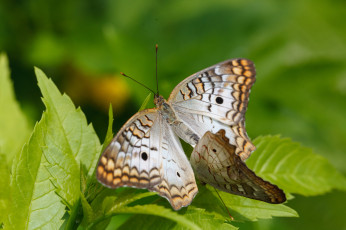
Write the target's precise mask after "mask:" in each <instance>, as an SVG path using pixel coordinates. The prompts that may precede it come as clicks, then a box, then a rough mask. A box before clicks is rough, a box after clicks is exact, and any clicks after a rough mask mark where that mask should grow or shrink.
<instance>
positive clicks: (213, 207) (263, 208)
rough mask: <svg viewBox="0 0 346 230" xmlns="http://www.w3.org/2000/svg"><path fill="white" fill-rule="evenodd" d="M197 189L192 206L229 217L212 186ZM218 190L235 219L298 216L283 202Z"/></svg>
mask: <svg viewBox="0 0 346 230" xmlns="http://www.w3.org/2000/svg"><path fill="white" fill-rule="evenodd" d="M199 190H200V192H199V194H198V195H197V196H196V198H195V200H194V201H193V203H192V205H193V206H196V207H199V208H203V209H205V210H207V211H208V212H210V213H214V214H215V215H216V216H217V217H218V218H221V219H223V220H227V219H229V216H228V213H227V210H225V207H224V205H223V204H222V202H221V201H220V198H219V197H218V195H217V194H216V191H215V189H214V188H212V187H211V186H209V185H208V186H207V188H206V187H205V186H202V185H201V186H199ZM218 192H219V194H220V196H221V198H222V200H223V202H224V203H225V205H226V206H227V207H228V209H229V210H230V214H231V215H232V216H233V217H234V219H235V221H245V220H247V221H256V220H258V219H268V218H272V217H274V216H281V217H298V214H297V212H296V211H295V210H293V209H292V208H290V207H287V206H286V205H283V204H268V203H265V202H262V201H258V200H253V199H249V198H245V197H241V196H237V195H233V194H229V193H225V192H222V191H218Z"/></svg>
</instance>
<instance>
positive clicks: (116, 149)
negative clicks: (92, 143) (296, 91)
mask: <svg viewBox="0 0 346 230" xmlns="http://www.w3.org/2000/svg"><path fill="white" fill-rule="evenodd" d="M254 81H255V68H254V65H253V63H252V62H251V61H249V60H246V59H230V60H227V61H225V62H221V63H219V64H216V65H214V66H211V67H209V68H207V69H205V70H202V71H200V72H198V73H196V74H193V75H191V76H190V77H188V78H186V79H185V80H183V81H182V82H181V83H179V84H178V85H177V86H176V87H175V88H174V90H173V91H172V93H171V94H170V96H169V99H168V100H165V99H164V98H163V97H162V96H160V95H155V98H154V103H155V105H156V108H153V109H146V110H143V111H141V112H139V113H137V114H135V115H134V116H132V117H131V118H130V119H129V121H128V122H126V123H125V124H124V125H123V127H122V128H121V129H120V131H119V132H118V133H117V134H116V136H115V137H114V138H113V140H112V141H111V143H110V144H109V146H107V148H106V149H105V150H104V152H103V153H102V155H101V157H100V160H99V163H98V166H97V179H98V180H99V181H100V182H101V183H102V184H104V185H105V186H108V187H110V188H117V187H121V186H130V187H136V188H145V189H148V190H151V191H155V192H158V193H159V195H161V196H163V197H165V198H167V199H168V200H169V202H170V203H171V205H172V207H173V208H174V209H176V210H177V209H180V208H181V207H184V206H187V205H189V204H190V203H191V201H192V199H193V198H194V196H195V195H196V193H197V191H198V188H197V185H196V182H195V178H194V173H193V170H192V167H191V165H190V163H189V161H188V159H187V157H186V155H185V153H184V151H183V149H182V146H181V143H180V141H179V138H178V137H180V138H181V139H183V140H184V141H185V142H187V143H189V144H190V145H192V146H195V145H197V144H198V142H199V140H200V138H202V137H203V135H204V134H205V133H206V132H208V131H210V132H212V133H216V132H217V131H219V130H220V129H223V130H225V132H226V136H227V137H228V138H229V142H230V144H232V145H235V146H236V154H237V155H239V156H240V157H241V158H242V159H246V158H247V157H248V156H249V155H250V154H251V152H252V151H253V150H254V146H253V145H252V143H251V142H250V140H249V138H248V137H247V134H246V131H245V127H244V114H245V111H246V107H247V103H248V96H249V92H250V88H251V86H252V84H253V83H254Z"/></svg>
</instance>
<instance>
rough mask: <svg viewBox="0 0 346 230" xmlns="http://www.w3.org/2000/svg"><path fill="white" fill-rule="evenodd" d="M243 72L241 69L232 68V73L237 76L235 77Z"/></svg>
mask: <svg viewBox="0 0 346 230" xmlns="http://www.w3.org/2000/svg"><path fill="white" fill-rule="evenodd" d="M242 72H243V70H242V69H241V68H238V67H237V68H233V73H235V74H237V75H241V73H242Z"/></svg>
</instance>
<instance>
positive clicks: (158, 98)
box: [154, 94, 166, 108]
mask: <svg viewBox="0 0 346 230" xmlns="http://www.w3.org/2000/svg"><path fill="white" fill-rule="evenodd" d="M165 102H166V100H165V99H164V98H163V97H162V96H161V95H159V94H155V96H154V103H155V105H156V107H157V108H160V107H161V106H162V105H163V104H164V103H165Z"/></svg>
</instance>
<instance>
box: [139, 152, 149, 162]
mask: <svg viewBox="0 0 346 230" xmlns="http://www.w3.org/2000/svg"><path fill="white" fill-rule="evenodd" d="M141 157H142V160H144V161H146V160H148V154H147V153H146V152H142V154H141Z"/></svg>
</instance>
